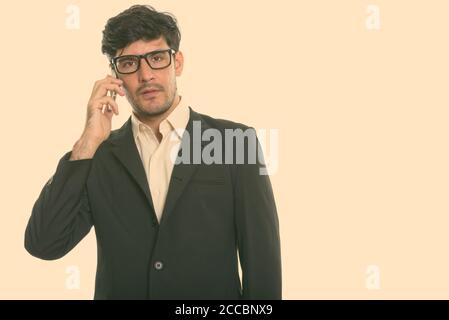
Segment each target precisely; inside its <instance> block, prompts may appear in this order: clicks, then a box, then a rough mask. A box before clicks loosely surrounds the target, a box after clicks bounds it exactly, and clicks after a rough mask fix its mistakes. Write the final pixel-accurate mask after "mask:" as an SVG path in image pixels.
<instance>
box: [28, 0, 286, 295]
mask: <svg viewBox="0 0 449 320" xmlns="http://www.w3.org/2000/svg"><path fill="white" fill-rule="evenodd" d="M179 43H180V32H179V30H178V27H177V23H176V19H175V18H174V17H172V16H171V15H169V14H165V13H161V12H157V11H155V10H154V9H153V8H152V7H150V6H140V5H138V6H132V7H131V8H129V9H128V10H125V11H124V12H122V13H121V14H119V15H118V16H116V17H114V18H111V19H110V20H109V21H108V22H107V25H106V27H105V30H104V31H103V43H102V51H103V53H105V54H106V55H107V56H108V58H109V59H110V62H111V68H112V69H113V70H114V72H115V75H116V77H112V76H107V77H106V78H104V79H102V80H99V81H97V82H96V83H95V85H94V87H93V91H92V95H91V97H90V99H89V102H88V106H87V119H86V124H85V128H84V131H83V133H82V135H81V137H80V139H79V140H78V141H77V142H76V143H75V144H74V146H73V149H72V150H71V151H70V152H68V153H66V154H65V155H64V156H63V157H62V158H61V160H60V161H59V163H58V166H57V169H56V172H55V173H54V175H53V176H52V178H51V179H50V180H49V181H48V182H47V183H46V185H45V186H44V187H43V190H42V192H41V194H40V195H39V197H38V199H37V201H36V203H35V205H34V207H33V210H32V214H31V217H30V220H29V222H28V225H27V228H26V232H25V248H26V249H27V251H28V252H29V253H30V254H32V255H33V256H36V257H38V258H41V259H45V260H53V259H58V258H61V257H63V256H64V255H65V254H67V253H68V252H69V251H70V250H71V249H72V248H73V247H75V246H76V245H77V243H78V242H79V241H81V239H82V238H83V237H84V236H85V235H86V234H87V233H88V232H89V231H90V229H91V227H92V226H94V227H95V233H96V238H97V247H98V265H97V274H96V286H95V299H281V291H282V290H281V254H280V239H279V226H278V217H277V212H276V206H275V203H274V197H273V193H272V189H271V184H270V181H269V178H268V176H267V175H264V174H261V171H262V170H261V169H262V168H263V161H262V164H261V163H259V162H261V161H257V162H252V163H251V162H250V161H249V158H251V157H250V155H249V156H248V159H246V160H245V161H244V162H243V163H242V162H240V163H238V162H239V161H238V159H241V158H240V157H241V156H242V153H244V152H247V151H250V149H251V143H250V140H251V139H250V136H249V135H247V136H246V138H247V140H245V143H244V149H243V150H242V149H239V148H238V146H232V148H231V149H229V148H227V145H226V144H227V143H228V142H226V141H225V142H218V144H215V146H224V147H225V149H224V150H225V152H224V153H223V154H221V155H220V154H219V149H214V152H210V153H209V155H210V156H211V157H212V158H213V159H215V160H218V161H214V162H212V163H211V162H210V161H209V160H210V159H209V160H208V161H207V163H205V162H206V161H200V163H198V161H195V157H197V155H198V153H195V152H194V151H195V150H197V151H198V149H197V148H200V151H201V150H203V151H205V150H206V148H207V144H205V143H204V141H200V142H198V139H196V140H195V136H196V137H198V132H197V133H195V130H196V129H198V128H200V130H201V131H200V133H201V134H204V133H205V132H207V130H215V131H214V132H215V133H217V132H218V133H219V134H223V135H225V134H226V130H230V129H236V130H240V131H238V132H240V133H242V132H244V130H248V129H249V128H248V127H246V126H244V125H242V124H238V123H234V122H231V121H226V120H218V119H214V118H211V117H209V116H206V115H203V114H199V113H197V112H195V111H193V109H192V108H191V107H190V106H189V104H188V103H189V101H186V100H185V99H184V97H182V96H180V95H179V94H178V91H177V87H176V77H178V76H180V75H181V73H182V69H183V54H182V52H181V51H179ZM108 92H112V93H114V94H119V95H121V96H125V95H126V97H127V99H128V101H129V102H130V104H131V106H132V108H133V110H132V114H131V116H130V118H129V119H128V121H127V122H126V123H125V124H124V125H123V126H122V127H121V128H120V129H118V130H114V131H112V132H111V119H112V117H113V114H118V112H119V110H118V105H117V103H116V102H115V99H114V98H113V97H112V96H110V95H108ZM180 129H183V131H182V130H180ZM208 132H211V131H208ZM214 137H217V135H216V134H215V135H214ZM214 139H215V138H214ZM209 140H210V137H209ZM206 142H207V141H206ZM214 142H216V141H214ZM173 150H174V151H175V152H174V153H173ZM209 151H210V149H209ZM173 154H174V157H173ZM203 154H204V155H205V156H206V155H207V153H203ZM229 159H231V160H232V161H227V162H225V161H224V160H229ZM179 160H183V161H179ZM196 160H198V159H196ZM201 160H204V159H201ZM221 160H223V161H221ZM237 254H238V255H239V258H240V262H241V268H242V285H241V283H240V278H239V274H238V259H237Z"/></svg>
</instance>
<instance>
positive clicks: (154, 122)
mask: <svg viewBox="0 0 449 320" xmlns="http://www.w3.org/2000/svg"><path fill="white" fill-rule="evenodd" d="M180 101H181V97H180V96H179V95H178V94H176V97H175V99H174V101H173V104H172V105H171V107H170V108H168V109H167V111H165V112H164V113H161V114H159V115H156V116H151V117H142V116H141V115H138V114H135V113H134V114H135V116H136V117H137V119H139V120H140V121H142V122H143V123H144V124H146V125H147V126H149V127H150V128H151V130H153V132H154V134H155V135H156V137H158V139H159V142H160V140H161V139H162V135H161V133H160V132H159V125H160V124H161V122H162V121H164V119H166V118H167V117H168V116H169V115H170V113H172V111H173V110H174V109H175V108H176V107H177V106H178V104H179V102H180Z"/></svg>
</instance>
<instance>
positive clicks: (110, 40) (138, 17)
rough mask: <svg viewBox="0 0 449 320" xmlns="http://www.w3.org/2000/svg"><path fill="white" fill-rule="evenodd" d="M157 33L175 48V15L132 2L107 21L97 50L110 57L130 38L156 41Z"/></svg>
mask: <svg viewBox="0 0 449 320" xmlns="http://www.w3.org/2000/svg"><path fill="white" fill-rule="evenodd" d="M161 36H163V37H164V38H165V41H166V42H167V44H168V46H169V47H170V48H172V49H173V50H175V51H178V50H179V43H180V41H181V33H180V31H179V29H178V26H177V21H176V18H175V17H174V16H173V15H172V14H171V13H168V12H158V11H156V10H155V9H154V8H153V7H152V6H149V5H134V6H132V7H130V8H129V9H126V10H125V11H123V12H122V13H120V14H118V15H117V16H115V17H113V18H110V19H109V20H108V22H107V23H106V26H105V28H104V30H103V41H102V46H101V51H102V52H103V54H106V55H107V56H108V58H109V59H111V58H113V57H114V56H115V54H116V53H117V50H119V49H122V48H125V47H126V46H127V45H129V44H131V43H133V42H134V41H137V40H156V39H159V38H160V37H161Z"/></svg>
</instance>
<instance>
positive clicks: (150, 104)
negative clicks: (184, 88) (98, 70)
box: [116, 37, 183, 117]
mask: <svg viewBox="0 0 449 320" xmlns="http://www.w3.org/2000/svg"><path fill="white" fill-rule="evenodd" d="M164 49H169V46H168V45H167V43H166V41H165V39H164V38H163V37H160V38H159V39H157V40H151V41H146V40H138V41H135V42H133V43H131V44H130V45H128V46H127V47H125V48H124V49H121V50H118V51H117V55H116V56H123V55H139V54H145V53H148V52H151V51H155V50H164ZM171 58H172V59H171V64H170V65H169V66H168V67H167V68H165V69H159V70H154V69H151V67H150V66H149V65H148V63H147V62H146V61H145V59H142V60H141V61H140V68H139V70H137V71H136V72H134V73H131V74H120V73H118V77H119V78H120V79H122V80H123V87H124V89H125V91H126V97H127V99H128V101H129V103H130V104H131V106H132V108H133V110H134V112H135V113H137V115H140V116H141V117H154V116H157V115H160V114H163V113H164V112H166V111H167V110H168V109H169V108H170V107H171V106H172V105H173V102H174V101H175V98H176V97H177V87H176V77H177V76H180V75H181V73H182V68H183V56H182V53H181V52H180V51H178V52H177V53H176V54H175V56H173V55H172V57H171ZM149 90H158V91H157V92H153V93H149V92H148V91H149Z"/></svg>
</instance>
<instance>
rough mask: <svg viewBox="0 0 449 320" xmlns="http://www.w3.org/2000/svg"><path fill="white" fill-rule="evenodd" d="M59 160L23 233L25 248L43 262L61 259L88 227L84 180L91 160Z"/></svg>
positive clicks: (90, 222) (79, 239)
mask: <svg viewBox="0 0 449 320" xmlns="http://www.w3.org/2000/svg"><path fill="white" fill-rule="evenodd" d="M70 156H71V152H68V153H66V154H65V155H64V156H63V157H62V158H61V159H60V161H59V163H58V166H57V169H56V172H55V173H54V175H53V176H52V177H51V178H50V180H49V181H48V182H47V183H46V184H45V186H44V187H43V189H42V191H41V193H40V195H39V197H38V199H37V200H36V202H35V204H34V206H33V209H32V213H31V217H30V219H29V221H28V225H27V227H26V230H25V249H26V250H27V251H28V252H29V253H30V254H31V255H33V256H35V257H37V258H40V259H44V260H55V259H59V258H61V257H63V256H64V255H65V254H67V253H68V252H69V251H70V250H71V249H73V248H74V247H75V246H76V245H77V244H78V242H79V241H81V239H82V238H84V236H86V235H87V234H88V233H89V231H90V229H91V227H92V224H93V223H92V216H91V211H90V207H89V201H88V198H87V191H86V181H87V177H88V174H89V170H90V167H91V162H92V159H84V160H75V161H69V158H70Z"/></svg>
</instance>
